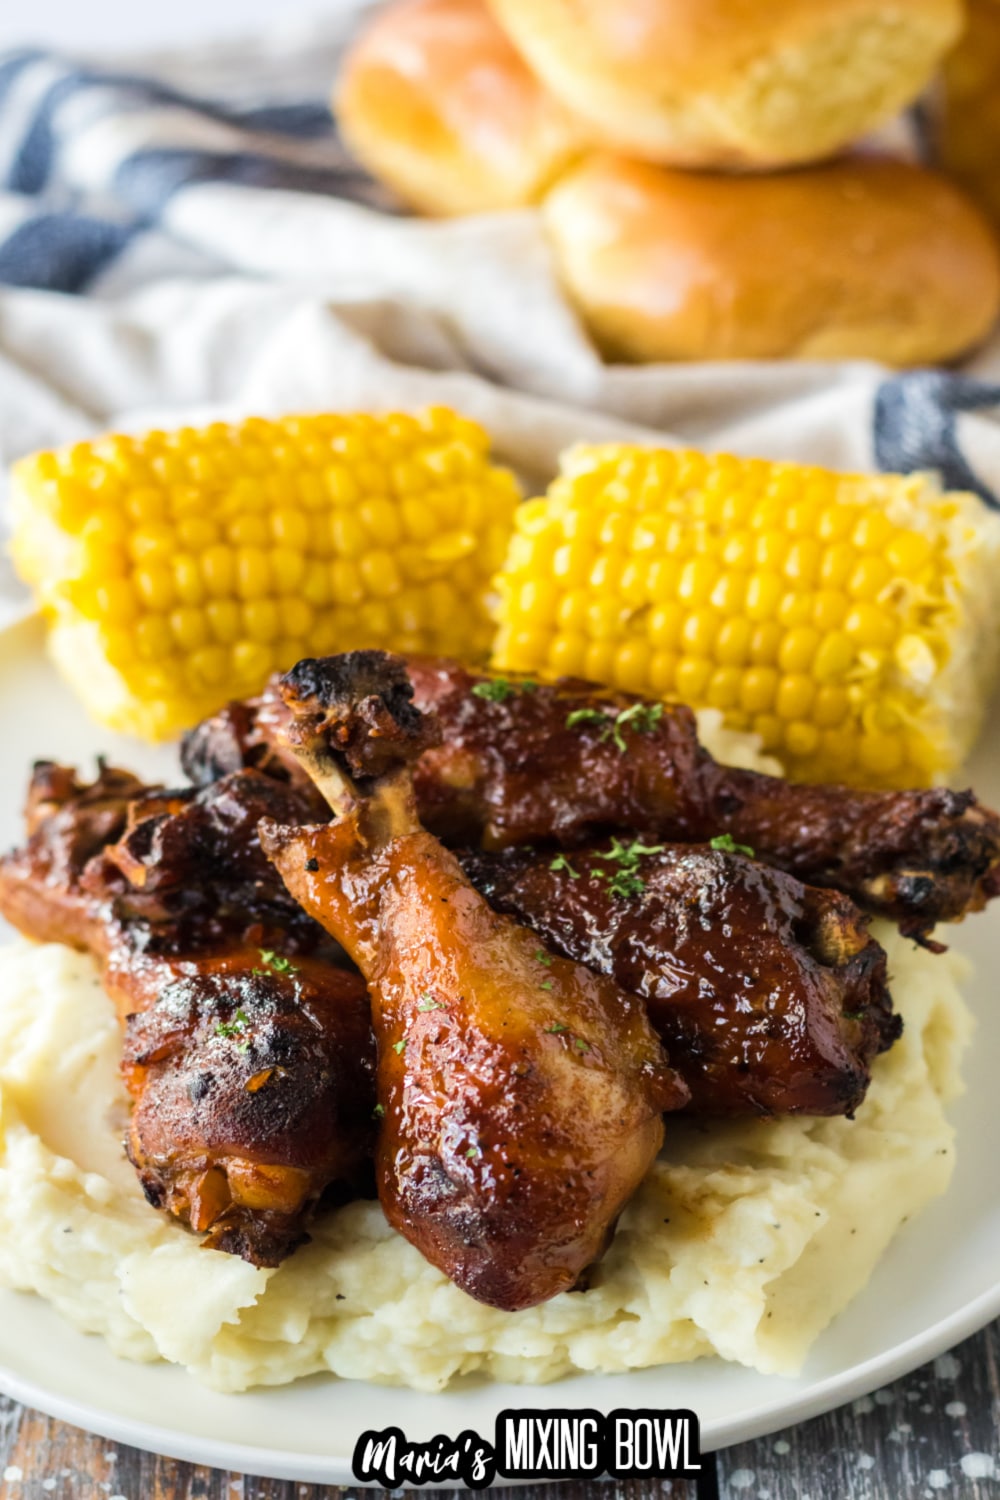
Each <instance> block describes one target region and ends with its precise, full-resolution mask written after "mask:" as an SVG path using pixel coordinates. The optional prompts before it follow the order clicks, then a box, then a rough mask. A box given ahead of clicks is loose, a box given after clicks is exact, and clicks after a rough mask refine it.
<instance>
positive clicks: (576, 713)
mask: <svg viewBox="0 0 1000 1500" xmlns="http://www.w3.org/2000/svg"><path fill="white" fill-rule="evenodd" d="M607 720H608V716H607V714H606V713H602V712H601V710H600V709H599V708H575V709H574V710H573V712H572V713H571V714H567V715H566V728H567V729H575V728H576V726H577V725H578V724H606V723H607Z"/></svg>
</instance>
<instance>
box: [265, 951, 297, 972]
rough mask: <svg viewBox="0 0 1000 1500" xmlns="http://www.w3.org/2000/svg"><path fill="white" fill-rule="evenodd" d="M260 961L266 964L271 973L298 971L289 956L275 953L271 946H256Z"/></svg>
mask: <svg viewBox="0 0 1000 1500" xmlns="http://www.w3.org/2000/svg"><path fill="white" fill-rule="evenodd" d="M257 952H258V953H259V954H260V956H261V961H262V962H263V963H265V964H266V965H267V967H268V968H269V969H270V970H271V972H272V973H273V974H297V973H298V972H299V971H298V969H297V968H296V966H295V964H293V963H292V961H291V959H290V958H286V957H285V956H284V954H283V953H276V952H275V951H274V949H273V948H258V949H257Z"/></svg>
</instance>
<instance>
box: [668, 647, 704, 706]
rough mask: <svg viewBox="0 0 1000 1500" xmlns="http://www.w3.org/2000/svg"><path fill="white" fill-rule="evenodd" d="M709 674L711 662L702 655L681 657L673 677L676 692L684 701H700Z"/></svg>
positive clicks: (702, 697)
mask: <svg viewBox="0 0 1000 1500" xmlns="http://www.w3.org/2000/svg"><path fill="white" fill-rule="evenodd" d="M711 675H712V663H711V662H710V661H707V660H706V659H705V658H704V657H698V656H685V657H682V658H681V660H680V661H679V662H678V664H677V673H676V677H675V682H676V686H677V692H678V693H679V695H680V697H681V698H682V699H683V700H684V701H685V702H686V703H698V702H702V701H704V695H705V690H706V689H707V687H708V683H709V679H710V677H711Z"/></svg>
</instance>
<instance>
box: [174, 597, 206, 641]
mask: <svg viewBox="0 0 1000 1500" xmlns="http://www.w3.org/2000/svg"><path fill="white" fill-rule="evenodd" d="M169 621H170V631H171V634H172V635H173V638H174V640H175V641H176V642H177V645H178V646H179V647H180V649H181V650H182V651H185V652H186V651H196V650H197V649H198V647H199V646H204V645H205V644H206V643H207V641H208V628H207V624H206V620H205V616H204V614H203V612H202V611H201V610H200V609H196V608H195V607H194V606H193V605H190V604H182V605H181V606H180V607H179V608H178V609H174V610H171V612H170V615H169Z"/></svg>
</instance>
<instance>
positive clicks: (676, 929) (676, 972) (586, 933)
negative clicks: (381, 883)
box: [459, 839, 901, 1116]
mask: <svg viewBox="0 0 1000 1500" xmlns="http://www.w3.org/2000/svg"><path fill="white" fill-rule="evenodd" d="M459 858H460V859H461V861H462V868H463V869H464V870H465V873H466V874H467V875H468V876H469V878H470V880H471V881H472V882H473V884H474V885H475V886H476V888H477V890H480V891H481V892H482V893H483V895H484V896H485V897H486V899H487V900H488V901H489V903H490V905H491V906H492V907H494V908H495V910H497V911H504V912H509V914H510V915H511V916H512V917H514V918H515V919H516V920H517V921H518V922H523V923H524V924H525V925H526V926H528V927H530V928H531V929H532V931H534V932H536V933H537V934H538V936H539V937H540V938H541V940H542V942H543V943H544V944H545V946H546V947H547V948H548V949H550V950H551V951H552V952H553V953H562V954H564V955H565V957H567V958H571V959H574V960H575V961H576V962H577V963H585V964H586V965H587V967H588V968H590V969H595V970H597V971H598V972H599V973H601V974H610V975H611V977H612V978H613V979H614V980H615V982H616V983H617V984H619V985H620V986H621V988H622V989H623V990H627V991H628V992H629V993H630V994H633V995H639V996H640V997H641V998H642V1000H643V1002H644V1004H645V1006H646V1009H647V1012H648V1014H649V1019H650V1020H651V1021H652V1023H653V1026H654V1028H655V1030H656V1031H657V1033H658V1034H659V1036H660V1037H661V1038H662V1040H663V1042H664V1044H665V1046H666V1048H667V1052H668V1054H669V1056H670V1058H671V1061H672V1062H673V1063H674V1064H675V1065H676V1067H677V1068H678V1070H679V1071H680V1073H681V1075H682V1077H683V1079H684V1082H685V1083H686V1084H687V1085H688V1087H689V1088H690V1090H691V1104H690V1111H691V1112H692V1113H694V1114H701V1115H730V1116H735V1115H748V1114H763V1115H769V1114H775V1115H776V1114H810V1115H836V1114H848V1115H849V1114H853V1112H854V1110H856V1109H857V1108H858V1106H859V1105H860V1103H861V1101H862V1100H863V1099H864V1096H865V1093H866V1092H867V1089H868V1084H869V1083H870V1081H871V1061H872V1058H873V1057H874V1056H875V1055H876V1053H878V1052H883V1051H885V1049H886V1048H888V1047H890V1046H891V1045H892V1043H893V1042H894V1041H895V1039H896V1037H897V1036H898V1035H899V1033H900V1030H901V1022H900V1018H899V1017H898V1016H897V1015H895V1014H894V1013H893V1009H892V1002H891V999H890V997H889V991H888V987H887V977H886V955H885V950H884V949H883V948H882V947H881V946H880V944H878V943H877V942H876V941H875V939H874V938H873V937H871V936H870V935H869V933H868V932H867V931H866V927H867V918H865V917H864V916H863V914H862V913H861V912H860V911H859V910H858V908H857V907H856V906H855V905H854V904H853V903H852V902H851V901H849V900H848V899H847V897H846V896H842V895H841V894H840V892H839V891H823V890H817V889H816V888H815V887H813V886H805V885H802V884H801V882H799V881H798V880H796V879H795V878H794V876H792V875H786V874H785V873H784V872H783V871H781V870H773V869H771V868H770V867H769V866H767V865H762V864H759V863H758V862H757V861H756V860H752V859H748V858H747V857H746V856H745V855H744V854H741V853H739V852H738V851H731V850H723V849H712V848H711V847H709V846H707V845H703V844H666V845H664V844H659V845H656V844H654V845H649V844H643V843H642V842H641V841H640V840H639V839H613V840H612V841H611V843H610V845H605V846H603V847H601V848H597V849H594V848H591V849H580V850H574V851H573V852H572V853H571V854H569V855H568V856H566V855H562V856H559V857H556V858H553V856H552V854H551V853H548V854H538V853H535V852H534V851H532V850H524V849H507V850H505V851H503V852H502V853H499V854H486V853H482V852H475V853H461V854H460V855H459Z"/></svg>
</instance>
